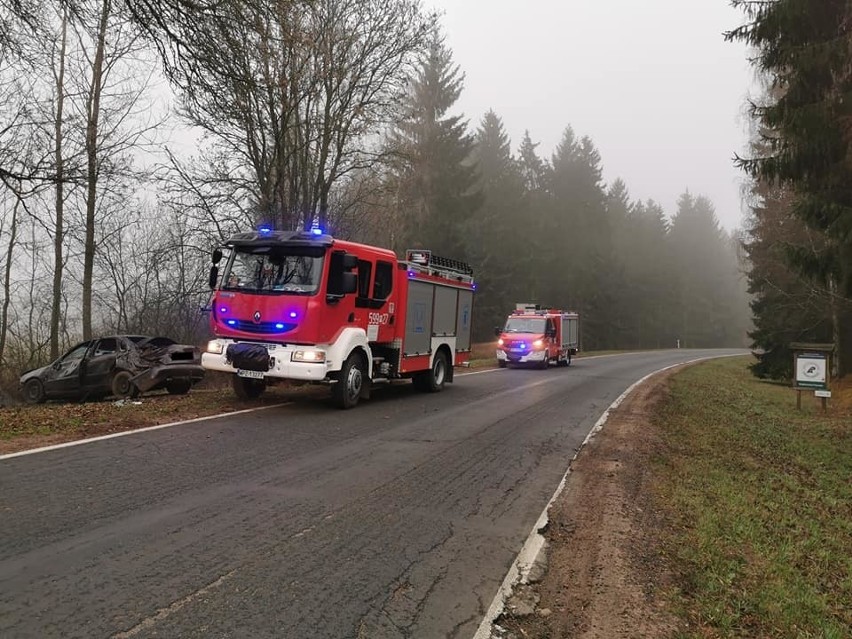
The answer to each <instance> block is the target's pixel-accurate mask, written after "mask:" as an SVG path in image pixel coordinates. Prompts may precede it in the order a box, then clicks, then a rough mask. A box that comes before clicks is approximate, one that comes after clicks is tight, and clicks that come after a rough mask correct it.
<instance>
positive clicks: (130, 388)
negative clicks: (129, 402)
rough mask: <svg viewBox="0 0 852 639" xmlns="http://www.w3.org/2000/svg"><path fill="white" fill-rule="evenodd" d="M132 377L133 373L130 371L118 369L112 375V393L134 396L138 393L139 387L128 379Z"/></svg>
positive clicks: (121, 395)
mask: <svg viewBox="0 0 852 639" xmlns="http://www.w3.org/2000/svg"><path fill="white" fill-rule="evenodd" d="M131 379H133V374H132V373H131V372H130V371H118V372H117V373H116V374H115V375H113V376H112V385H111V386H110V388H111V389H112V394H113V395H115V396H116V397H136V396H137V395H138V394H139V389H137V388H136V385H135V384H134V383H133V382H132V381H130V380H131Z"/></svg>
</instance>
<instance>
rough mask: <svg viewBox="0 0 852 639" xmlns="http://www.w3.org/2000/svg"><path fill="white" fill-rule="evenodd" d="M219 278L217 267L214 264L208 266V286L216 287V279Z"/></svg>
mask: <svg viewBox="0 0 852 639" xmlns="http://www.w3.org/2000/svg"><path fill="white" fill-rule="evenodd" d="M217 279H219V267H218V266H216V265H215V264H214V265H213V266H211V267H210V279H209V281H208V282H207V283H208V284H209V285H210V288H216V280H217Z"/></svg>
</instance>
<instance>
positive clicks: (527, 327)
mask: <svg viewBox="0 0 852 639" xmlns="http://www.w3.org/2000/svg"><path fill="white" fill-rule="evenodd" d="M494 332H495V334H496V335H497V336H498V340H497V351H496V356H497V365H498V366H499V367H500V368H505V367H506V366H507V365H509V364H533V365H535V366H537V367H539V368H547V367H548V366H549V365H550V364H551V363H555V364H556V365H557V366H570V365H571V359H572V358H573V356H574V355H576V354H577V352H578V351H579V349H580V316H579V315H578V314H577V313H574V312H567V311H561V310H559V309H554V308H549V309H548V308H542V307H540V306H537V305H535V304H516V305H515V310H514V311H513V312H512V314H511V315H509V317H508V318H507V319H506V324H505V325H504V326H503V328H502V329H500V328H497V329H495V331H494Z"/></svg>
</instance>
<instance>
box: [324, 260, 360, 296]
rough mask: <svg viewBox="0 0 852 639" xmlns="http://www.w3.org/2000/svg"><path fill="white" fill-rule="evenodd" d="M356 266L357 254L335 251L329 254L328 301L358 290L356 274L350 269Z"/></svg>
mask: <svg viewBox="0 0 852 639" xmlns="http://www.w3.org/2000/svg"><path fill="white" fill-rule="evenodd" d="M357 267H358V256H357V255H351V254H349V253H344V252H343V251H336V252H334V253H332V254H331V265H330V269H331V272H330V274H329V279H328V294H329V301H333V300H334V299H335V298H337V299H339V298H340V297H342V296H344V295H348V294H349V293H354V292H355V291H357V290H358V274H357V273H353V272H352V269H354V268H357Z"/></svg>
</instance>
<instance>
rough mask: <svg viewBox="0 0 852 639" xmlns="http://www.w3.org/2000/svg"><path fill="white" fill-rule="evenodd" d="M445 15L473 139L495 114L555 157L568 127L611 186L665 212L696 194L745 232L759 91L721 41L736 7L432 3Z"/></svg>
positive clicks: (668, 1) (641, 1) (586, 0)
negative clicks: (597, 159)
mask: <svg viewBox="0 0 852 639" xmlns="http://www.w3.org/2000/svg"><path fill="white" fill-rule="evenodd" d="M423 3H424V6H425V7H427V8H431V7H434V8H435V9H436V10H438V11H441V12H443V13H444V15H443V19H442V23H443V25H444V29H445V34H446V41H447V44H448V45H449V47H450V48H451V49H452V50H453V55H454V59H455V62H456V63H457V64H458V65H459V66H460V68H461V71H462V72H463V73H464V74H465V91H464V93H463V94H462V97H461V98H460V100H459V103H458V111H460V112H463V113H464V114H465V116H466V117H467V118H468V119H469V121H470V125H471V127H472V128H474V127H476V126H478V125H479V122H480V120H481V118H482V116H483V114H485V112H486V111H488V110H489V109H493V110H494V111H495V112H496V113H497V115H499V116H500V117H501V118H502V119H503V123H504V125H505V126H506V130H507V132H508V133H509V135H510V136H511V138H512V145H513V150H516V149H517V146H518V144H519V143H520V141H521V137H522V136H523V132H524V130H525V129H529V131H530V135H531V137H532V139H533V141H534V142H540V143H541V144H540V146H539V150H540V151H541V155H543V156H544V157H547V158H549V157H550V154H551V153H552V151H553V149H554V147H555V146H556V144H557V143H558V142H559V140H560V138H561V137H562V132H563V130H564V129H565V127H566V126H567V125H571V126H572V127H573V129H574V131H575V133H577V135H580V136H582V135H588V136H589V137H591V138H592V139H593V140H594V142H595V145H596V146H597V147H598V150H599V151H600V153H601V157H602V161H603V168H604V178H605V179H606V180H607V182H612V181H613V180H615V179H616V178H618V177H621V178H622V179H623V180H624V181H625V182H626V183H627V186H628V188H629V189H630V193H631V196H632V197H633V198H634V199H643V200H644V199H647V198H653V199H655V200H657V201H658V202H659V203H661V204H662V205H663V206H664V207H665V209H666V213H667V214H669V215H671V214H672V213H673V212H674V210H675V203H676V200H677V197H678V195H679V194H680V193H682V192H683V191H684V190H686V189H689V190H690V192H692V193H694V194H703V195H707V196H708V197H710V198H711V199H712V200H713V202H714V204H715V205H716V214H717V216H718V218H719V221H720V222H721V224H722V225H723V226H724V227H725V228H727V229H729V230H730V229H733V228H735V227H737V226H740V225H741V224H742V219H741V218H742V213H741V208H742V207H741V203H740V190H741V186H742V183H743V177H742V175H741V173H740V172H739V171H738V170H737V169H736V168H734V166H733V164H732V161H731V158H732V157H733V155H734V153H737V152H740V153H741V152H742V151H743V149H744V148H745V146H746V140H747V133H746V131H747V121H746V117H745V116H744V104H745V101H746V98H747V97H748V95H749V92H750V87H751V86H752V84H753V82H752V79H753V73H752V71H751V70H750V68H749V65H748V62H747V59H746V57H747V53H746V50H745V48H744V47H743V46H742V45H740V44H731V43H727V42H725V41H724V39H723V37H722V33H723V32H724V31H726V30H729V29H731V28H734V27H736V26H738V25H739V24H740V22H741V16H740V14H739V12H737V11H735V10H734V9H732V8H731V7H729V6H728V2H727V0H523V1H519V0H423Z"/></svg>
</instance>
